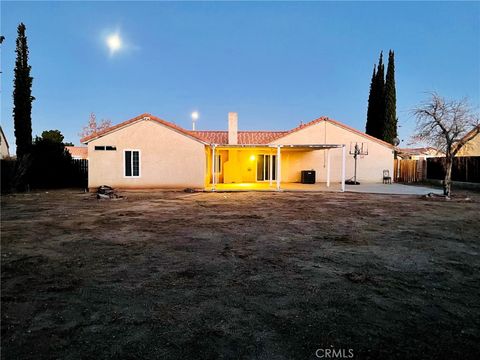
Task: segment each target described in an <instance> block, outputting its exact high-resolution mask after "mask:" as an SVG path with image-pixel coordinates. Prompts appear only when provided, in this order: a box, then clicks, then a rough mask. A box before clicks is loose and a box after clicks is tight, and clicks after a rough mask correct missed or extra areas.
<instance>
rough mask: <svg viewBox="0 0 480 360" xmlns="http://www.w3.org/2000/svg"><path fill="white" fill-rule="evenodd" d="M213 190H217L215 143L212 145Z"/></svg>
mask: <svg viewBox="0 0 480 360" xmlns="http://www.w3.org/2000/svg"><path fill="white" fill-rule="evenodd" d="M212 191H215V145H213V146H212Z"/></svg>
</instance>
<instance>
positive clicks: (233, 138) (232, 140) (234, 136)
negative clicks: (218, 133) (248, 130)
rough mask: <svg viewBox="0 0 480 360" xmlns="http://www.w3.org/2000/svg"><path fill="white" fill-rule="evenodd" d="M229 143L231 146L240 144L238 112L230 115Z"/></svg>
mask: <svg viewBox="0 0 480 360" xmlns="http://www.w3.org/2000/svg"><path fill="white" fill-rule="evenodd" d="M228 143H229V144H230V145H237V144H238V114H237V113H236V112H229V113H228Z"/></svg>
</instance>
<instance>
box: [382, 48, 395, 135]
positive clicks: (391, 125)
mask: <svg viewBox="0 0 480 360" xmlns="http://www.w3.org/2000/svg"><path fill="white" fill-rule="evenodd" d="M394 57H395V55H394V53H393V51H392V50H390V51H389V53H388V66H387V76H386V81H385V126H384V129H383V134H382V139H383V140H384V141H386V142H389V143H390V144H393V139H395V138H396V137H397V95H396V90H395V58H394Z"/></svg>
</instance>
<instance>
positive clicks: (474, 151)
mask: <svg viewBox="0 0 480 360" xmlns="http://www.w3.org/2000/svg"><path fill="white" fill-rule="evenodd" d="M478 128H480V125H479V126H478ZM477 131H478V130H476V128H474V129H472V131H470V132H469V133H468V134H466V135H465V137H464V139H468V138H469V137H471V136H472V135H473V134H474V133H475V132H477ZM456 156H480V133H478V132H477V135H475V136H474V137H473V138H472V139H470V141H468V142H466V143H465V145H463V147H462V148H461V149H460V150H459V151H458V153H457V155H456Z"/></svg>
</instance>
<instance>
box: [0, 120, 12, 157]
mask: <svg viewBox="0 0 480 360" xmlns="http://www.w3.org/2000/svg"><path fill="white" fill-rule="evenodd" d="M9 148H10V147H9V146H8V141H7V138H6V137H5V134H4V133H3V129H2V127H1V126H0V159H5V158H8V157H10V151H9Z"/></svg>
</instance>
